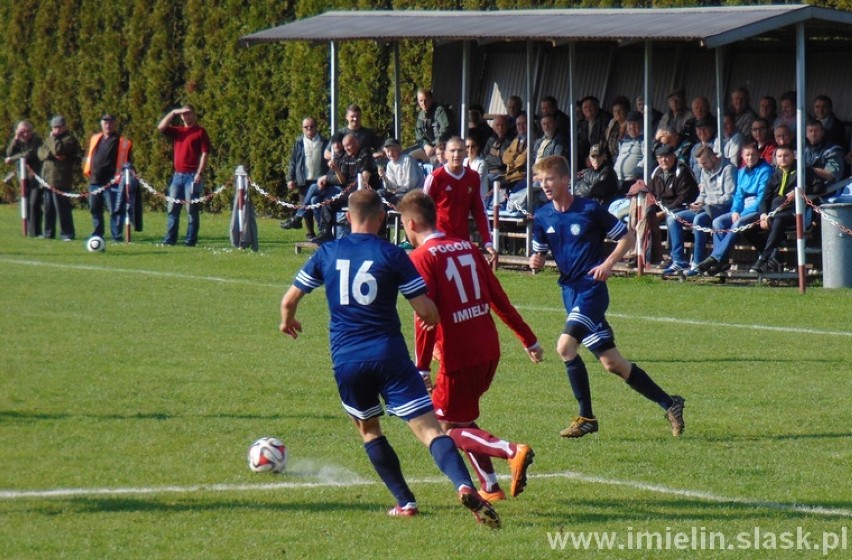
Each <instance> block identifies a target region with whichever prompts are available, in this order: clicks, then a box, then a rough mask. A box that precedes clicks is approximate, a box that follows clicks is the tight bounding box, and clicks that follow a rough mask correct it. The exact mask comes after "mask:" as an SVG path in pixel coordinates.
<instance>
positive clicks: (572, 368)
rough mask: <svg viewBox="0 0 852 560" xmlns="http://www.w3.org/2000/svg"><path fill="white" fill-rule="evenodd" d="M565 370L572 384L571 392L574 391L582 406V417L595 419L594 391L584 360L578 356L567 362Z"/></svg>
mask: <svg viewBox="0 0 852 560" xmlns="http://www.w3.org/2000/svg"><path fill="white" fill-rule="evenodd" d="M565 369H566V371H567V372H568V381H570V382H571V390H572V391H574V398H575V399H577V403H578V404H579V405H580V416H582V417H584V418H594V417H595V415H594V413H593V412H592V389H591V388H590V387H589V372H588V370H587V369H586V364H585V363H584V362H583V358H581V357H580V355H579V354H577V355H576V356H575V357H574V359H573V360H571V361H570V362H565Z"/></svg>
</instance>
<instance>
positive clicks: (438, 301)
mask: <svg viewBox="0 0 852 560" xmlns="http://www.w3.org/2000/svg"><path fill="white" fill-rule="evenodd" d="M477 196H478V194H477ZM410 257H411V260H412V261H413V262H414V266H415V267H417V271H418V272H420V275H421V276H422V277H423V279H424V280H425V281H426V286H427V287H428V289H429V297H430V298H432V300H433V301H434V302H435V305H437V306H438V312H439V314H440V317H441V320H440V323H439V324H438V327H437V328H435V329H434V330H432V331H427V330H425V329H423V328H422V327H421V325H420V324H419V321H415V348H416V353H417V358H416V360H415V361H416V363H417V367H418V369H420V370H423V371H426V370H429V369H430V368H429V364H430V362H431V361H432V352H433V346H434V345H435V344H437V345H438V350H439V352H440V355H441V368H442V370H443V371H456V370H459V369H462V368H468V367H471V366H474V365H478V364H482V363H484V362H488V361H492V360H497V359H499V358H500V341H499V337H498V334H497V327H496V326H495V325H494V319H493V318H492V317H491V310H492V309H493V310H494V312H495V313H497V315H498V316H499V317H500V318H501V319H502V320H503V322H504V323H506V325H507V326H508V327H509V328H510V329H512V331H514V333H515V335H516V336H517V337H518V339H519V340H520V341H521V342H522V343H523V344H524V347H525V348H529V347H530V346H533V345H534V344H535V343H536V337H535V334H533V332H532V329H530V327H529V326H528V325H527V324H526V322H525V321H524V320H523V318H522V317H521V315H520V314H519V313H518V311H517V310H516V309H515V307H514V306H513V305H512V303H511V302H510V301H509V296H507V295H506V292H505V291H503V287H502V286H501V285H500V282H499V281H498V280H497V277H496V276H494V273H493V272H492V271H491V266H490V265H489V264H488V261H486V260H485V257H483V256H482V253H480V252H479V249H478V248H476V247H475V246H474V245H473V244H472V243H471V242H470V241H465V240H461V239H455V238H452V237H448V236H445V235H444V234H443V233H434V234H433V235H431V236H429V237H428V238H427V239H426V242H425V243H424V244H423V245H421V246H420V247H418V248H417V249H416V250H414V251H413V252H412V253H411V255H410Z"/></svg>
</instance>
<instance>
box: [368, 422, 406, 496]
mask: <svg viewBox="0 0 852 560" xmlns="http://www.w3.org/2000/svg"><path fill="white" fill-rule="evenodd" d="M364 451H366V452H367V457H369V458H370V462H371V463H373V468H374V469H376V472H377V473H379V477H381V479H382V482H384V483H385V486H387V487H388V490H390V491H391V494H393V497H394V498H396V503H397V504H398V505H400V506H404V505H405V504H407V503H408V502H414V501H416V500H415V499H414V494H413V493H412V492H411V490H410V489H409V488H408V484H406V482H405V478H404V477H403V476H402V467H400V465H399V457H397V455H396V451H394V450H393V447H391V444H390V442H388V440H387V438H386V437H385V436H382V437H380V438H376V439H374V440H372V441H368V442H367V443H365V444H364Z"/></svg>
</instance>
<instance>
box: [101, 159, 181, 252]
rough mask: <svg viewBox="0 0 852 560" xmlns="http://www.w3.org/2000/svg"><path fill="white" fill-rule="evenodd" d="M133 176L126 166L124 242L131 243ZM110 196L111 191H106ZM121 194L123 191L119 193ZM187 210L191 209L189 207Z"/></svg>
mask: <svg viewBox="0 0 852 560" xmlns="http://www.w3.org/2000/svg"><path fill="white" fill-rule="evenodd" d="M132 178H133V174H132V172H131V169H130V166H129V165H128V166H127V167H125V168H124V242H125V243H130V230H131V224H132V223H133V205H132V204H131V203H130V181H131V179H132ZM105 194H106V196H110V194H109V192H106V193H105ZM118 196H119V197H120V196H121V193H119V194H118ZM187 211H189V209H188V208H187Z"/></svg>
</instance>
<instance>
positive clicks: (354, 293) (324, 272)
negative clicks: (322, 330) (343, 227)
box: [293, 233, 426, 365]
mask: <svg viewBox="0 0 852 560" xmlns="http://www.w3.org/2000/svg"><path fill="white" fill-rule="evenodd" d="M293 284H294V285H295V286H296V287H297V288H299V289H300V290H302V291H304V292H311V291H312V290H314V289H316V288H318V287H320V286H322V285H323V284H324V285H325V296H326V299H327V300H328V308H329V312H330V314H331V321H330V323H329V337H330V340H331V358H332V361H333V362H334V364H335V365H337V364H342V363H347V362H360V361H374V360H381V359H385V358H394V359H396V358H402V357H404V358H405V359H410V356H409V354H408V347H407V346H406V344H405V339H404V338H403V336H402V330H401V326H400V321H399V315H398V314H397V310H396V302H397V293H402V295H403V296H405V297H406V298H409V299H410V298H413V297H416V296H419V295H421V294H425V293H426V282H424V281H423V278H421V277H420V274H418V272H417V269H415V268H414V265H413V264H412V263H411V260H410V259H409V258H408V255H407V254H406V253H405V251H404V250H402V249H400V248H399V247H397V246H395V245H392V244H390V243H388V242H387V241H385V240H383V239H380V238H379V237H377V236H375V235H371V234H366V233H353V234H351V235H348V236H346V237H344V238H342V239H339V240H337V241H332V242H329V243H324V244H323V245H321V246H320V248H319V249H318V250H317V252H316V253H314V255H313V256H312V257H311V258H310V259H309V260H308V262H307V263H306V264H305V266H304V267H302V270H300V271H299V273H298V274H297V275H296V279H295V281H294V282H293Z"/></svg>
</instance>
